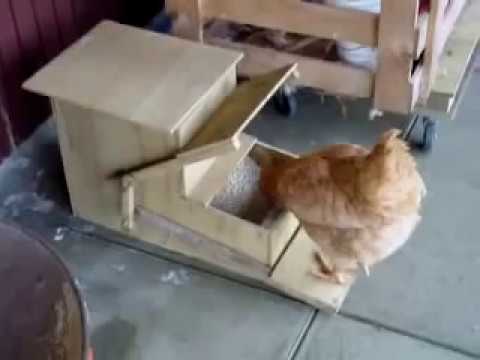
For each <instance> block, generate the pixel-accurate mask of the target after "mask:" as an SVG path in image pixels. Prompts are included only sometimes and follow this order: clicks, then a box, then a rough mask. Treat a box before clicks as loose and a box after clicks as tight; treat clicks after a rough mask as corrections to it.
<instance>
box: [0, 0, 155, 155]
mask: <svg viewBox="0 0 480 360" xmlns="http://www.w3.org/2000/svg"><path fill="white" fill-rule="evenodd" d="M139 3H141V2H137V1H133V0H131V1H128V0H101V1H98V0H0V159H1V158H2V157H4V156H5V155H7V154H8V153H9V151H11V146H9V142H8V139H9V137H8V136H7V134H8V133H9V132H8V131H7V127H9V128H10V130H11V131H10V132H11V133H12V134H13V138H14V139H15V143H16V144H19V143H20V142H21V141H23V140H24V139H25V138H26V137H27V136H29V135H30V134H31V133H32V131H33V130H34V129H35V128H36V127H37V126H38V125H39V124H40V123H41V122H42V121H43V120H44V119H45V118H46V116H48V114H49V106H48V101H47V100H46V99H44V98H41V97H38V96H35V95H32V94H29V93H27V92H25V91H23V90H22V89H21V84H22V83H23V82H24V81H25V80H26V79H27V78H28V77H30V76H31V75H32V74H33V73H34V72H35V71H37V70H38V69H39V68H40V67H41V66H43V65H44V64H45V63H47V62H48V61H49V60H50V59H52V58H53V57H54V56H56V55H57V54H58V53H59V52H60V51H61V50H62V49H64V48H65V47H66V46H68V45H69V44H71V43H72V42H73V41H74V40H75V39H77V38H78V37H79V36H80V35H82V34H83V33H85V32H86V31H87V30H89V29H90V28H91V27H92V26H94V25H95V24H96V23H98V21H100V20H101V19H104V18H110V19H116V20H120V21H126V22H133V23H137V24H138V23H141V22H143V21H145V20H147V19H148V17H149V16H151V15H153V13H154V12H155V8H159V7H160V3H162V1H158V2H157V1H154V2H153V3H155V5H154V6H153V7H152V4H153V3H152V2H148V3H149V4H146V3H145V4H142V5H138V4H139ZM147 6H148V8H147ZM129 7H130V8H129ZM132 8H134V9H135V10H136V11H135V14H134V16H130V14H129V10H130V9H132ZM139 14H141V16H139ZM142 16H143V18H142ZM129 17H135V19H134V20H133V21H129Z"/></svg>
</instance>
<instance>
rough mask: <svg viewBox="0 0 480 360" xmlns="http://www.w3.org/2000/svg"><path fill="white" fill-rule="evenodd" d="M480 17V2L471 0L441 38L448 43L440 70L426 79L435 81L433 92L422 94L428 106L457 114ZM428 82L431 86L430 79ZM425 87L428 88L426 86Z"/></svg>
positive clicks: (440, 59) (475, 44)
mask: <svg viewBox="0 0 480 360" xmlns="http://www.w3.org/2000/svg"><path fill="white" fill-rule="evenodd" d="M453 15H455V14H453ZM453 15H451V16H452V17H451V19H452V18H453V17H454V16H453ZM479 18H480V3H479V2H478V1H467V2H466V5H465V8H464V11H463V12H462V15H461V16H460V18H459V19H458V22H457V23H456V25H455V26H454V27H453V30H452V33H451V34H449V36H448V38H446V39H445V40H440V41H446V43H445V45H442V47H443V51H442V54H441V56H440V58H439V59H438V60H437V61H438V64H437V65H436V66H437V67H438V70H437V73H436V74H435V76H434V78H428V79H426V81H429V80H431V81H433V84H431V86H432V88H431V92H430V93H429V94H428V95H427V94H426V93H423V94H422V95H423V97H424V98H423V99H422V100H423V102H422V103H423V105H424V106H425V107H426V108H427V109H430V110H433V111H440V112H446V113H447V114H449V115H450V116H452V115H453V114H452V113H451V112H452V110H454V108H456V107H454V104H455V103H456V102H457V100H458V98H459V96H460V95H461V94H459V92H461V91H460V90H461V87H462V84H463V82H464V80H465V77H466V71H467V68H468V66H469V64H470V62H471V59H472V57H473V53H474V51H475V48H476V46H477V44H478V41H479V39H480V29H479V28H478V19H479ZM450 21H451V20H450ZM425 86H429V85H428V83H427V84H426V85H425ZM423 90H424V91H426V89H425V88H424V89H423ZM425 98H426V100H425ZM425 101H426V103H425Z"/></svg>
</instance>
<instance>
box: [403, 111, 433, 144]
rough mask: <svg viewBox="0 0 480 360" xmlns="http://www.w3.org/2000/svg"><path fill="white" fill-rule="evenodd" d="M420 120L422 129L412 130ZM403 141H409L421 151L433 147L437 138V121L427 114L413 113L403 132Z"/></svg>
mask: <svg viewBox="0 0 480 360" xmlns="http://www.w3.org/2000/svg"><path fill="white" fill-rule="evenodd" d="M419 120H422V121H421V126H422V129H421V130H419V131H414V130H415V128H416V127H417V126H418V125H419V123H420V121H419ZM414 134H418V135H416V136H415V135H414ZM403 138H404V140H405V141H407V142H409V143H410V144H412V145H413V146H415V147H416V148H418V149H420V150H421V151H424V152H428V151H431V150H432V148H433V143H434V141H435V139H436V138H437V122H436V121H435V120H433V119H431V118H430V117H428V116H421V115H418V114H416V115H414V116H413V117H412V120H411V121H410V123H409V124H408V126H407V128H406V129H405V131H404V133H403Z"/></svg>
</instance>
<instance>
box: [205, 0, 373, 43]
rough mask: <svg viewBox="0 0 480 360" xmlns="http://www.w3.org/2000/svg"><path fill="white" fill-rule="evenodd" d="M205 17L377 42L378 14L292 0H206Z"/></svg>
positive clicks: (313, 34)
mask: <svg viewBox="0 0 480 360" xmlns="http://www.w3.org/2000/svg"><path fill="white" fill-rule="evenodd" d="M201 3H202V11H203V15H204V16H205V17H215V18H221V19H224V20H229V21H234V22H239V23H245V24H251V25H257V26H261V27H267V28H273V29H279V30H285V31H290V32H294V33H301V34H306V35H312V36H316V37H320V38H327V39H336V40H347V41H353V42H356V43H359V44H362V45H367V46H370V47H376V46H377V26H378V15H376V14H372V13H369V12H363V11H357V10H352V9H345V8H335V7H330V6H326V5H320V4H309V3H305V2H301V1H298V2H296V1H292V0H203V1H202V2H201Z"/></svg>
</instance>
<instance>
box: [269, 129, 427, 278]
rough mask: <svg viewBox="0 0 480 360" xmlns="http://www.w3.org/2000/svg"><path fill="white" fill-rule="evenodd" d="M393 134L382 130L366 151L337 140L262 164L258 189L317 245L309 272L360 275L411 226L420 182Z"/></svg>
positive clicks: (422, 192) (401, 143)
mask: <svg viewBox="0 0 480 360" xmlns="http://www.w3.org/2000/svg"><path fill="white" fill-rule="evenodd" d="M399 134H400V131H398V130H390V131H388V132H386V133H384V134H383V135H382V137H381V138H380V140H379V142H378V143H377V144H376V145H375V146H374V147H373V149H372V150H371V151H369V150H367V149H366V148H364V147H361V146H358V145H351V144H338V145H332V146H330V147H327V148H325V149H324V150H322V151H319V152H316V153H313V154H310V155H307V156H304V157H301V158H299V159H291V160H287V161H283V162H277V163H275V164H271V166H268V167H265V168H264V169H263V172H262V184H261V186H262V190H263V192H264V193H265V194H266V195H267V196H268V197H269V198H270V199H271V200H272V201H273V202H274V203H275V204H276V205H277V206H279V207H281V208H286V209H288V210H290V211H291V212H292V213H294V214H295V215H296V216H297V217H298V219H299V220H300V222H301V224H302V226H303V227H304V229H305V230H306V232H307V233H308V235H309V236H310V237H311V239H312V240H313V241H315V243H316V244H317V245H318V246H317V251H316V253H315V260H316V261H315V263H314V264H315V265H314V268H313V272H314V274H315V275H317V276H319V277H321V278H323V279H326V280H330V281H332V280H333V281H335V282H338V283H343V282H345V281H348V280H349V279H351V278H353V276H354V275H355V274H356V272H357V271H358V269H363V270H364V271H365V272H366V274H367V275H368V274H369V268H370V266H372V265H374V264H376V263H378V262H379V261H382V260H383V259H385V258H387V257H388V256H390V255H391V254H393V253H394V252H395V251H396V250H398V249H399V248H400V247H401V246H402V245H403V244H404V243H405V242H406V241H407V240H408V238H409V237H410V235H411V233H412V232H413V230H414V229H415V227H416V225H417V224H418V222H419V220H420V215H419V212H420V207H421V201H422V198H423V197H424V195H425V194H426V190H425V185H424V182H423V180H422V178H421V176H420V174H419V173H418V171H417V166H416V163H415V160H414V158H413V156H412V155H411V154H410V151H409V148H408V146H407V145H406V144H405V142H404V141H402V140H401V139H400V138H399V137H398V136H399Z"/></svg>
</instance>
